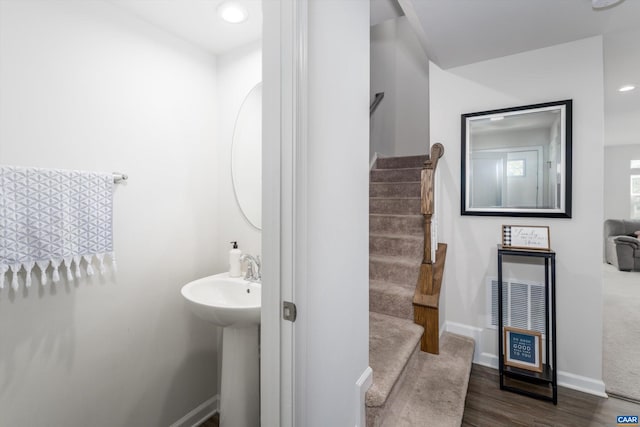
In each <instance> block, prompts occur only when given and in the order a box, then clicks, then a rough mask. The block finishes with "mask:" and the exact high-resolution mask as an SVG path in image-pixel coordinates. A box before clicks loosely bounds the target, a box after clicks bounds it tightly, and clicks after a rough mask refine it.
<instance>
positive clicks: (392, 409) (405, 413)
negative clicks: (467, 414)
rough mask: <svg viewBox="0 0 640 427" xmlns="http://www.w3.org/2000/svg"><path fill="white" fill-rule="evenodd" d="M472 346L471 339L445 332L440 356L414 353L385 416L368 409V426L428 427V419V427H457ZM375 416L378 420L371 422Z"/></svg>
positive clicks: (462, 412)
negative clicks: (370, 418) (422, 426)
mask: <svg viewBox="0 0 640 427" xmlns="http://www.w3.org/2000/svg"><path fill="white" fill-rule="evenodd" d="M474 346H475V344H474V341H473V339H471V338H467V337H463V336H460V335H455V334H451V333H448V332H445V333H444V334H442V337H441V338H440V354H439V355H435V354H428V353H422V352H418V353H416V354H414V355H413V356H412V357H411V360H410V361H409V364H408V366H407V368H406V373H405V380H404V382H403V383H402V384H401V385H400V387H399V389H398V390H397V391H396V390H393V391H392V393H391V396H390V398H389V399H387V402H386V404H385V407H384V413H383V414H380V412H381V411H379V410H378V411H376V410H373V411H369V410H367V426H374V425H378V426H381V427H414V426H420V425H427V424H425V423H426V422H427V420H428V425H433V426H438V427H440V426H442V427H453V426H456V427H458V426H460V425H461V424H462V418H463V415H464V403H465V398H466V395H467V388H468V386H469V377H470V375H471V365H472V362H473V350H474ZM367 409H368V408H367ZM369 412H371V414H372V420H371V422H372V423H371V424H370V422H369ZM376 412H377V414H376ZM375 415H378V416H377V419H373V418H374V416H375Z"/></svg>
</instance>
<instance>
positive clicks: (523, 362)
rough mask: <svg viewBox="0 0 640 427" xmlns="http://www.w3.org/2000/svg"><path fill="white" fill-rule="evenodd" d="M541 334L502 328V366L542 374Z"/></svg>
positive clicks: (506, 327) (508, 327)
mask: <svg viewBox="0 0 640 427" xmlns="http://www.w3.org/2000/svg"><path fill="white" fill-rule="evenodd" d="M541 347H542V334H541V333H540V332H536V331H528V330H526V329H519V328H512V327H510V326H505V327H504V350H503V351H504V364H505V366H513V367H516V368H520V369H526V370H528V371H533V372H542V353H541Z"/></svg>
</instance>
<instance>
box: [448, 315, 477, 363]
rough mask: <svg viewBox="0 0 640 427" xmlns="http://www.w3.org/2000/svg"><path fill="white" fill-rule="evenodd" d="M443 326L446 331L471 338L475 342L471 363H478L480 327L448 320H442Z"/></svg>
mask: <svg viewBox="0 0 640 427" xmlns="http://www.w3.org/2000/svg"><path fill="white" fill-rule="evenodd" d="M444 328H445V330H446V331H447V332H451V333H452V334H457V335H462V336H463V337H469V338H473V341H475V343H476V344H475V346H474V348H473V363H479V359H480V354H479V353H480V349H481V348H482V328H477V327H475V326H469V325H465V324H462V323H456V322H449V321H447V322H444Z"/></svg>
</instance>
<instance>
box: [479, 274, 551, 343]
mask: <svg viewBox="0 0 640 427" xmlns="http://www.w3.org/2000/svg"><path fill="white" fill-rule="evenodd" d="M487 313H490V315H489V316H487V320H488V322H487V327H488V328H491V329H497V327H498V279H497V278H496V277H489V278H487ZM502 314H503V316H504V326H513V327H515V328H522V329H528V330H531V331H538V332H540V333H542V334H543V335H544V333H545V330H544V327H545V321H544V284H542V283H536V282H531V281H526V280H519V279H503V287H502Z"/></svg>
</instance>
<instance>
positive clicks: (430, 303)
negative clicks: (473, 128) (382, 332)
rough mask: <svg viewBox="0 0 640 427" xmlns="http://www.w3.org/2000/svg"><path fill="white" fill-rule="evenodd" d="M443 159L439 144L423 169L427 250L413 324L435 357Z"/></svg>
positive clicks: (441, 259)
mask: <svg viewBox="0 0 640 427" xmlns="http://www.w3.org/2000/svg"><path fill="white" fill-rule="evenodd" d="M443 155H444V146H443V145H442V144H440V143H436V144H433V146H432V147H431V153H430V156H429V160H427V161H426V162H425V163H424V167H423V168H422V173H421V179H420V181H421V183H420V187H421V203H420V211H421V213H422V215H423V216H424V248H423V257H422V264H421V265H420V275H419V277H418V283H417V284H416V292H415V295H414V298H413V306H414V321H415V322H416V323H418V324H420V325H422V326H423V327H424V329H425V332H424V334H423V336H422V341H421V344H420V349H421V350H422V351H426V352H428V353H434V354H438V352H439V348H438V347H439V332H440V331H439V326H438V325H439V319H438V305H439V300H440V287H441V284H442V269H444V257H445V256H446V245H444V244H438V250H437V251H436V259H435V260H434V259H432V255H431V243H432V242H431V220H432V216H433V212H434V196H435V194H434V192H435V172H436V167H437V165H438V160H439V159H440V157H442V156H443ZM434 262H435V264H434Z"/></svg>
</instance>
